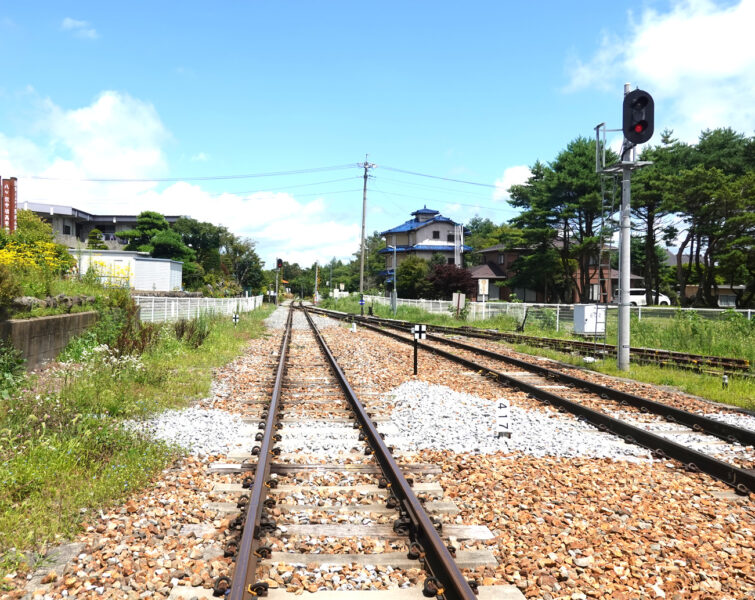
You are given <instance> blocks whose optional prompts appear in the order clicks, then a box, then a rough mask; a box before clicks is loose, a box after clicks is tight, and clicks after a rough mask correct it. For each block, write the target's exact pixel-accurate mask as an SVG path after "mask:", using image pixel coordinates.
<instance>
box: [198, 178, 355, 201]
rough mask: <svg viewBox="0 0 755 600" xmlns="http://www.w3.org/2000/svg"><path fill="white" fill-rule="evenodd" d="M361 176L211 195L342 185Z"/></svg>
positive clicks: (219, 194) (220, 194)
mask: <svg viewBox="0 0 755 600" xmlns="http://www.w3.org/2000/svg"><path fill="white" fill-rule="evenodd" d="M361 178H362V176H361V175H354V176H352V177H341V178H339V179H327V180H325V181H314V182H312V183H300V184H297V185H283V186H280V187H273V188H262V189H256V190H242V191H233V192H213V193H212V194H210V196H213V197H217V196H223V195H225V194H236V195H241V194H258V193H260V192H276V191H279V190H291V189H294V188H303V187H312V186H315V185H324V184H326V183H340V182H341V181H352V180H354V179H361Z"/></svg>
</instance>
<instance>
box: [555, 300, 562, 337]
mask: <svg viewBox="0 0 755 600" xmlns="http://www.w3.org/2000/svg"><path fill="white" fill-rule="evenodd" d="M560 314H561V305H560V304H556V333H558V324H559V316H560Z"/></svg>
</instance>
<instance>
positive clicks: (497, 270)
mask: <svg viewBox="0 0 755 600" xmlns="http://www.w3.org/2000/svg"><path fill="white" fill-rule="evenodd" d="M469 273H470V275H471V276H472V279H508V277H507V276H506V271H504V270H503V269H502V268H501V267H500V266H499V265H497V264H496V263H484V264H482V265H477V266H476V267H472V268H471V269H469Z"/></svg>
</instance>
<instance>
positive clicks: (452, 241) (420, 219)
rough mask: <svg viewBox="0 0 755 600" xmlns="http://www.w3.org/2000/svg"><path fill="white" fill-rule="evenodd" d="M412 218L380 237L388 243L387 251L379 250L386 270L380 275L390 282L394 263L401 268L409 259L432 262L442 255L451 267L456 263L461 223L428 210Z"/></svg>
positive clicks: (384, 249)
mask: <svg viewBox="0 0 755 600" xmlns="http://www.w3.org/2000/svg"><path fill="white" fill-rule="evenodd" d="M411 215H412V217H413V218H412V219H410V220H409V221H406V222H405V223H402V224H401V225H398V226H396V227H394V228H392V229H388V230H387V231H383V232H382V233H381V234H380V235H381V236H383V237H384V238H385V244H386V247H385V248H383V249H381V250H379V251H378V254H382V255H384V256H385V270H384V271H381V272H380V274H381V275H387V276H388V279H387V281H389V282H390V281H393V261H394V260H395V261H396V266H397V267H398V265H399V264H401V263H402V262H403V261H404V259H405V257H408V256H416V257H418V258H421V259H423V260H430V259H431V258H432V257H433V255H435V254H441V255H442V256H443V257H444V258H445V260H446V262H447V263H448V264H450V265H452V264H454V263H455V262H456V258H455V253H456V250H457V246H456V244H457V242H460V241H461V240H457V238H456V235H457V226H459V225H461V224H460V223H456V222H455V221H452V220H451V219H449V218H448V217H444V216H443V215H441V214H440V213H439V212H438V211H437V210H433V209H431V208H427V207H424V208H420V209H419V210H415V211H414V212H413V213H411ZM461 229H462V230H463V234H464V235H467V234H469V231H467V230H464V229H463V227H462V228H461ZM462 240H463V237H462ZM460 246H461V248H460V249H461V251H462V252H469V251H470V250H472V248H471V247H470V246H465V245H464V244H463V243H461V244H460ZM394 248H395V250H394ZM394 252H395V254H394ZM459 266H461V265H459Z"/></svg>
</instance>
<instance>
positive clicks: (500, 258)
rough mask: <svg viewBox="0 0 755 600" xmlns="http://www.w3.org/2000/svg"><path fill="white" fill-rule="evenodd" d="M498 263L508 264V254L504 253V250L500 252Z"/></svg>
mask: <svg viewBox="0 0 755 600" xmlns="http://www.w3.org/2000/svg"><path fill="white" fill-rule="evenodd" d="M498 264H499V265H504V264H506V255H505V254H504V253H503V252H501V253H500V254H499V255H498Z"/></svg>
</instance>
